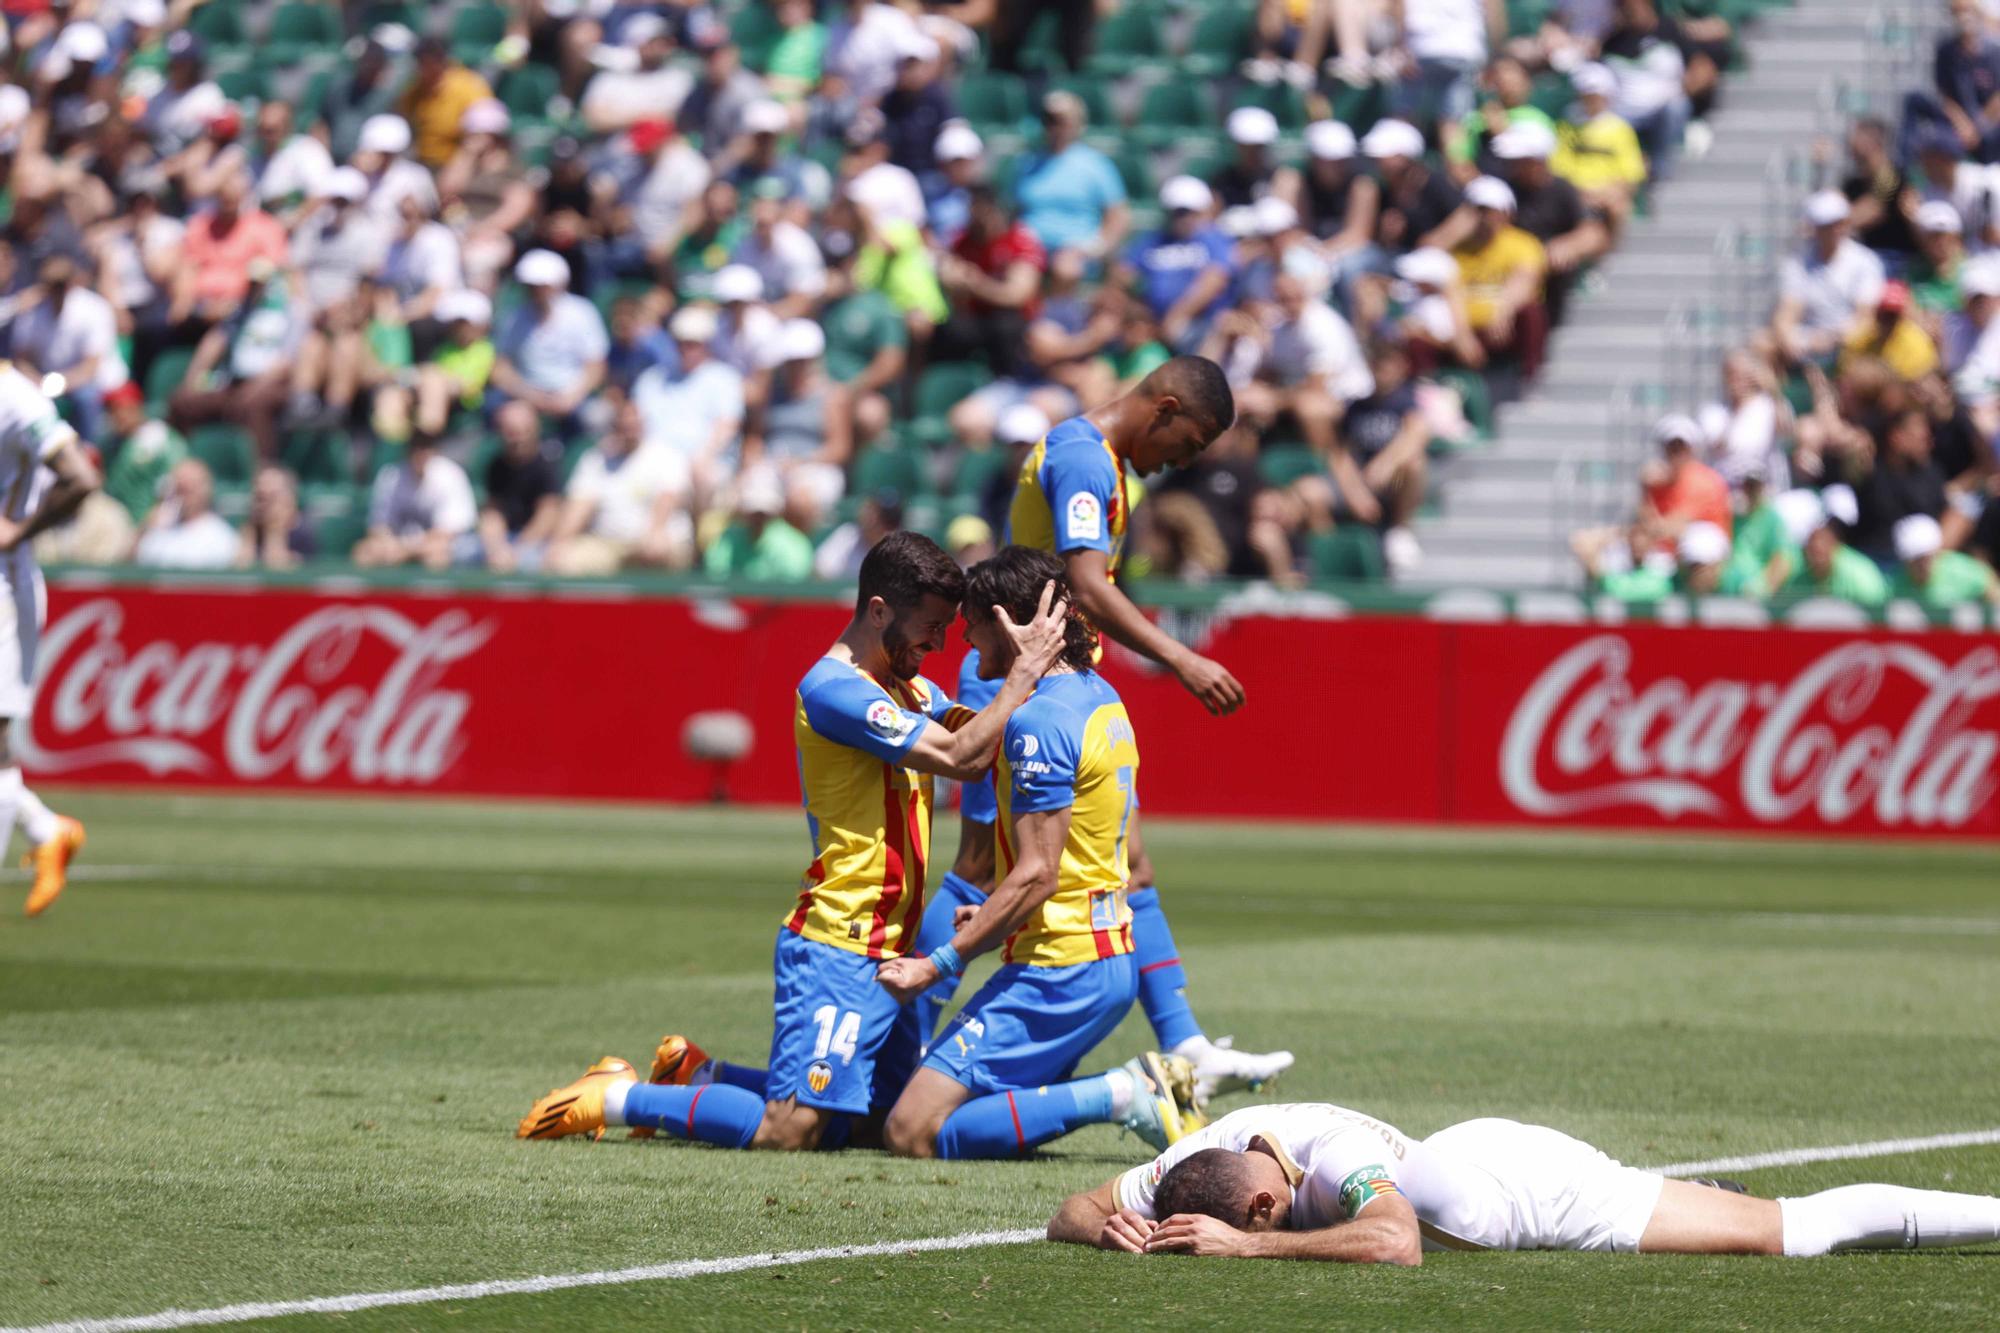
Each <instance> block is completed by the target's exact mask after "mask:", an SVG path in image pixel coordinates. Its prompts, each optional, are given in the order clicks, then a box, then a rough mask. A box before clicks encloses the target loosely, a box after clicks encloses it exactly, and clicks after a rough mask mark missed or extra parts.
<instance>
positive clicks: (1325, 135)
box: [1306, 120, 1355, 162]
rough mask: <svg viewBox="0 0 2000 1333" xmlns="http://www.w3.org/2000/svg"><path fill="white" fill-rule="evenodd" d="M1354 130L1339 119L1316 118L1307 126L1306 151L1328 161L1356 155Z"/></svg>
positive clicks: (1341, 159) (1341, 160)
mask: <svg viewBox="0 0 2000 1333" xmlns="http://www.w3.org/2000/svg"><path fill="white" fill-rule="evenodd" d="M1354 147H1355V145H1354V131H1353V130H1350V129H1349V128H1347V126H1346V125H1344V124H1342V123H1341V122H1340V121H1337V120H1316V121H1314V122H1313V123H1312V124H1310V125H1308V126H1306V151H1307V152H1308V153H1311V154H1312V155H1313V156H1314V157H1317V158H1320V159H1321V160H1323V161H1327V162H1344V161H1346V160H1347V159H1348V158H1350V157H1353V156H1354Z"/></svg>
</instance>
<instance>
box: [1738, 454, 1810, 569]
mask: <svg viewBox="0 0 2000 1333" xmlns="http://www.w3.org/2000/svg"><path fill="white" fill-rule="evenodd" d="M1792 494H1797V495H1799V496H1800V497H1801V500H1800V501H1799V502H1798V503H1800V504H1801V505H1803V504H1810V505H1811V506H1812V508H1813V509H1815V510H1818V509H1819V500H1818V498H1817V497H1816V496H1814V495H1813V494H1812V493H1811V492H1810V491H1801V492H1788V493H1787V495H1786V496H1782V497H1780V498H1781V499H1785V500H1787V501H1788V502H1789V501H1790V496H1791V495H1792ZM1743 505H1744V509H1743V512H1742V513H1741V514H1739V515H1738V516H1737V519H1736V531H1735V533H1734V534H1733V536H1732V538H1731V550H1730V553H1729V567H1730V570H1731V571H1732V578H1731V581H1732V582H1734V583H1735V584H1736V586H1738V587H1739V588H1741V589H1742V590H1743V594H1744V595H1745V596H1747V597H1768V596H1770V595H1771V594H1772V593H1774V592H1776V591H1777V590H1778V589H1779V588H1782V587H1784V586H1785V584H1786V582H1788V581H1789V580H1790V579H1791V577H1792V575H1793V574H1794V573H1795V572H1796V571H1797V570H1798V567H1799V549H1798V542H1797V541H1795V540H1794V539H1793V537H1792V535H1791V533H1790V531H1789V529H1790V528H1792V527H1793V526H1795V525H1796V526H1797V527H1799V529H1800V531H1801V535H1803V533H1804V532H1806V531H1810V529H1808V528H1805V526H1804V523H1803V521H1800V520H1793V519H1788V517H1787V515H1786V513H1785V511H1784V509H1783V508H1781V507H1780V506H1779V505H1778V504H1777V503H1776V502H1774V501H1773V500H1772V499H1771V497H1770V492H1769V489H1768V488H1767V487H1766V486H1765V484H1764V479H1763V478H1762V477H1750V478H1746V479H1745V480H1744V483H1743Z"/></svg>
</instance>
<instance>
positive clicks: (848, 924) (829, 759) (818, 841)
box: [785, 657, 963, 958]
mask: <svg viewBox="0 0 2000 1333" xmlns="http://www.w3.org/2000/svg"><path fill="white" fill-rule="evenodd" d="M794 706H795V711H794V714H793V718H792V738H793V740H794V742H795V743H796V744H797V746H798V753H799V788H800V791H801V793H802V795H803V797H804V801H805V809H806V827H807V829H808V831H809V832H810V833H811V835H812V850H813V859H812V864H811V865H809V866H807V867H806V873H805V875H804V877H803V878H802V879H801V880H800V882H799V901H798V905H797V907H796V908H794V910H793V911H792V913H791V914H790V915H789V916H788V917H787V918H786V919H785V928H786V929H787V930H790V931H793V932H794V933H796V934H799V935H803V936H804V937H805V938H807V939H809V940H818V941H819V942H820V943H822V944H831V945H833V946H834V947H835V948H839V949H846V950H849V951H851V952H853V953H858V954H865V955H867V956H868V957H870V958H894V957H897V956H898V955H900V954H902V953H904V952H905V951H907V950H908V948H909V947H910V944H911V943H912V942H913V941H914V940H915V939H916V937H917V927H918V926H919V924H920V923H921V922H922V921H923V917H924V862H925V860H926V859H927V858H928V856H929V854H930V843H931V779H930V775H929V774H927V773H919V772H917V771H916V770H915V769H911V768H906V767H904V766H903V763H902V759H903V756H905V755H907V754H908V753H909V752H910V748H911V747H912V746H914V745H915V744H916V743H917V737H918V736H919V735H920V734H921V733H922V732H923V729H924V725H925V723H926V722H928V721H931V720H936V721H938V722H941V723H943V724H945V725H947V726H951V725H953V724H962V722H963V718H962V717H960V716H958V714H959V713H962V712H963V710H956V709H954V706H953V704H952V702H951V700H950V699H948V698H946V697H945V693H944V691H943V690H941V689H939V688H938V687H937V686H936V685H933V684H932V683H931V682H930V681H928V680H926V679H925V678H924V677H922V676H918V677H916V678H915V679H914V680H909V681H899V680H891V681H889V682H887V683H886V685H885V684H884V683H883V682H880V681H877V680H876V679H875V678H874V677H873V676H871V675H869V674H868V673H867V672H865V671H863V670H862V669H861V668H860V667H857V666H855V665H854V664H853V663H851V662H843V661H841V660H840V659H838V658H833V657H822V658H821V659H820V660H819V661H818V662H817V663H816V664H814V666H813V668H812V670H810V671H808V672H806V675H805V679H804V680H802V681H800V682H799V688H798V693H797V695H796V696H795V700H794Z"/></svg>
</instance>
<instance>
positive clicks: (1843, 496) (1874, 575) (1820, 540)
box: [1784, 486, 1889, 610]
mask: <svg viewBox="0 0 2000 1333" xmlns="http://www.w3.org/2000/svg"><path fill="white" fill-rule="evenodd" d="M1792 494H1794V495H1800V496H1804V497H1806V498H1807V500H1809V501H1810V503H1809V504H1808V505H1806V506H1805V507H1804V513H1803V515H1802V521H1801V524H1800V528H1801V529H1802V531H1795V533H1794V536H1795V537H1798V538H1802V539H1801V540H1799V545H1800V546H1801V547H1802V548H1803V551H1802V556H1801V560H1800V564H1799V568H1798V571H1797V572H1796V573H1794V574H1793V575H1792V578H1791V581H1790V582H1789V583H1787V584H1786V585H1785V587H1784V591H1785V592H1787V593H1792V594H1796V595H1799V596H1811V597H1837V598H1839V599H1840V600H1841V601H1843V602H1853V603H1854V604H1855V605H1857V606H1865V607H1868V608H1870V609H1871V610H1872V609H1874V608H1876V607H1879V606H1881V605H1882V604H1883V603H1884V602H1886V601H1888V600H1889V581H1888V580H1887V579H1885V578H1883V577H1882V569H1881V567H1880V566H1879V565H1877V564H1876V563H1875V562H1874V561H1873V560H1870V559H1869V558H1868V557H1867V556H1865V555H1863V554H1861V552H1859V551H1857V550H1855V549H1854V548H1853V547H1851V546H1849V545H1848V544H1847V543H1846V542H1844V541H1842V540H1841V539H1840V523H1841V521H1842V520H1841V518H1840V515H1839V513H1838V512H1836V511H1844V512H1845V515H1846V519H1847V520H1852V519H1853V518H1854V497H1853V495H1852V494H1851V493H1848V492H1847V489H1846V487H1842V486H1829V487H1828V488H1827V489H1826V492H1825V493H1824V495H1815V494H1814V493H1813V492H1811V491H1794V492H1792Z"/></svg>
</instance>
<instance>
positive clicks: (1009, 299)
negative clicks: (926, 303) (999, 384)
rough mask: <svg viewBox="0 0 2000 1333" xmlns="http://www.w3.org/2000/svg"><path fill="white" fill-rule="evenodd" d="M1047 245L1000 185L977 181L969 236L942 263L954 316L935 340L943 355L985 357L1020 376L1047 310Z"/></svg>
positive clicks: (1002, 372) (1006, 374) (1002, 371)
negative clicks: (1032, 333) (1008, 204)
mask: <svg viewBox="0 0 2000 1333" xmlns="http://www.w3.org/2000/svg"><path fill="white" fill-rule="evenodd" d="M1047 267H1048V258H1047V256H1046V255H1045V254H1044V253H1043V250H1042V243H1041V242H1040V241H1039V240H1037V239H1036V238H1035V234H1034V232H1032V231H1030V230H1029V229H1028V228H1027V226H1026V225H1025V224H1023V223H1021V222H1019V221H1016V220H1015V219H1013V218H1011V217H1009V216H1008V215H1007V210H1006V208H1005V206H1004V205H1002V204H1001V202H1000V196H999V195H998V194H997V193H995V192H994V190H993V189H992V187H990V186H986V185H978V186H974V187H973V189H972V191H971V193H970V208H969V211H968V214H967V220H966V227H965V234H964V235H963V236H961V237H959V239H958V241H957V242H956V243H955V244H954V245H953V246H952V247H951V251H950V253H949V254H947V255H946V256H945V257H944V259H943V260H942V261H941V263H940V266H939V281H940V284H941V285H942V287H943V289H944V292H945V295H946V296H947V297H948V298H950V300H951V303H952V310H953V313H952V317H951V319H950V320H948V321H947V322H946V323H944V324H942V325H940V326H939V328H938V330H937V332H936V334H935V335H934V336H933V338H932V341H931V352H932V355H934V356H936V357H938V358H939V359H941V360H960V359H973V358H976V359H979V360H983V361H985V363H986V364H987V366H988V367H989V368H991V370H992V371H993V373H994V375H996V376H998V377H1000V378H1003V379H1004V378H1010V377H1013V376H1015V375H1016V374H1017V373H1018V371H1019V369H1020V366H1019V359H1020V355H1021V351H1022V345H1023V343H1024V342H1025V340H1026V337H1027V329H1028V324H1029V322H1030V321H1031V320H1033V319H1034V318H1035V316H1036V315H1037V314H1038V313H1039V311H1040V309H1041V288H1042V273H1043V271H1044V270H1045V269H1046V268H1047Z"/></svg>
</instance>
